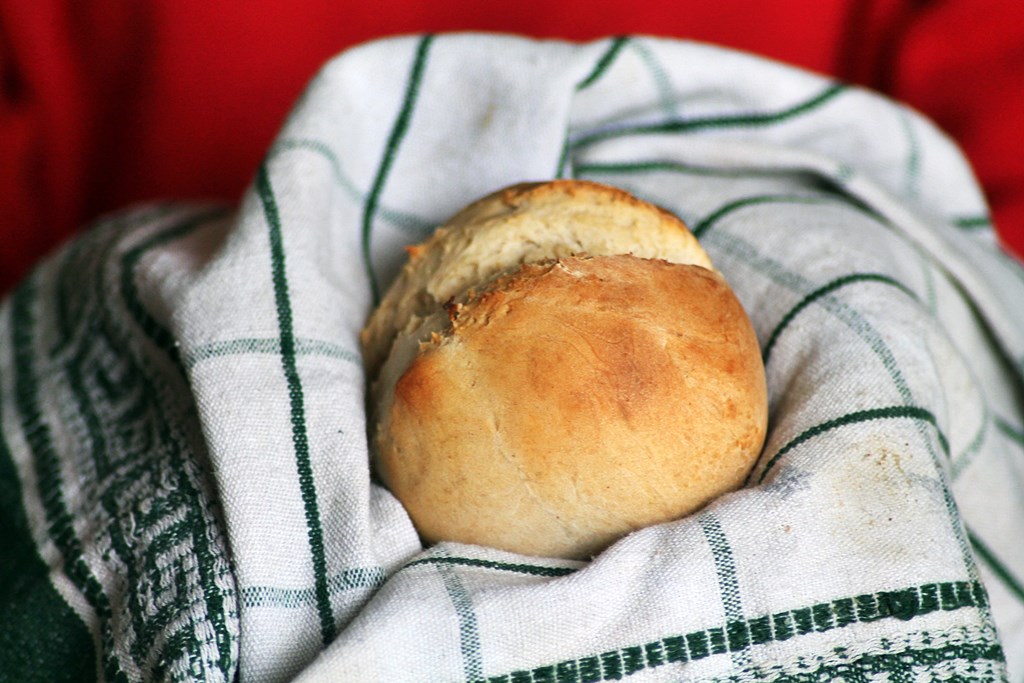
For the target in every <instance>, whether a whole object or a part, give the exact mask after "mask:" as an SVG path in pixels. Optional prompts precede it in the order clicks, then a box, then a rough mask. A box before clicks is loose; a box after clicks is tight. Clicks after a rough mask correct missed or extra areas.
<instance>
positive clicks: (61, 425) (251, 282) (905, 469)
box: [0, 35, 1024, 683]
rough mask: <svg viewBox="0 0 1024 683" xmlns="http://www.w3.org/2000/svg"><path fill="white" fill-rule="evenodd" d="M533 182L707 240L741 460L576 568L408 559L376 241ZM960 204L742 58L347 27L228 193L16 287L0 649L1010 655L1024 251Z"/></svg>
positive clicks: (937, 181) (395, 238)
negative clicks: (734, 359)
mask: <svg viewBox="0 0 1024 683" xmlns="http://www.w3.org/2000/svg"><path fill="white" fill-rule="evenodd" d="M254 77H258V75H254ZM197 172H202V170H201V169H199V170H198V171H197ZM551 177H576V178H587V179H591V180H596V181H599V182H604V183H609V184H613V185H617V186H620V187H623V188H625V189H627V190H629V191H631V192H633V193H635V194H637V195H638V196H640V197H642V198H644V199H647V200H650V201H653V202H655V203H657V204H660V205H662V206H664V207H666V208H668V209H670V210H672V211H673V212H675V213H677V214H678V215H679V216H680V217H682V218H683V219H684V220H685V221H686V222H687V223H688V225H690V227H691V228H692V229H693V230H694V232H695V234H696V235H697V236H698V237H699V239H700V240H701V242H702V244H703V245H704V246H705V248H706V249H707V251H708V252H709V253H710V255H711V257H712V258H713V260H714V262H715V264H716V266H717V267H718V268H719V269H720V270H721V271H722V273H723V274H724V275H725V277H726V278H727V279H728V280H729V282H730V283H731V285H732V286H733V288H734V289H735V291H736V293H737V295H738V296H739V298H740V300H741V301H742V303H743V304H744V305H745V307H746V308H747V310H748V312H749V314H750V316H751V318H752V321H753V323H754V326H755V329H756V331H757V334H758V337H759V340H760V342H761V346H762V349H763V353H764V359H765V363H766V370H767V377H768V387H769V400H770V425H769V435H768V440H767V443H766V445H765V449H764V453H763V455H762V457H761V459H760V461H759V462H758V464H757V466H756V468H755V469H754V471H753V473H752V475H751V477H750V480H749V482H748V485H747V486H746V487H744V488H743V489H741V490H739V491H737V492H735V493H732V494H729V495H726V496H723V497H722V498H720V499H719V500H717V501H715V502H714V503H712V504H711V505H709V506H708V507H707V508H705V509H703V510H701V511H700V512H698V513H696V514H694V515H692V516H690V517H687V518H685V519H681V520H678V521H675V522H671V523H667V524H662V525H658V526H654V527H650V528H647V529H642V530H639V531H637V532H635V533H633V534H631V535H630V536H628V537H626V538H624V539H622V540H621V541H620V542H618V543H616V544H615V545H613V546H612V547H611V548H609V549H608V550H607V551H605V552H603V553H602V554H600V555H599V556H597V557H595V558H594V559H593V560H591V561H590V562H586V563H583V562H570V561H561V560H551V559H545V558H535V557H522V556H517V555H512V554H509V553H504V552H499V551H495V550H491V549H487V548H482V547H472V546H465V545H457V544H450V543H442V544H439V545H436V546H433V547H429V548H423V547H421V545H420V542H419V540H418V538H417V535H416V533H415V531H414V529H413V528H412V526H411V523H410V521H409V519H408V517H407V515H406V514H405V512H404V510H403V509H402V507H401V505H400V504H399V503H398V502H397V501H396V500H395V499H394V498H393V497H392V496H391V495H390V494H389V493H388V492H387V491H385V490H384V489H382V488H381V487H380V486H379V485H378V484H377V483H376V482H375V481H374V480H373V479H372V478H371V474H370V469H369V465H368V455H367V440H366V424H365V413H364V399H363V395H364V389H365V386H364V376H363V371H362V366H361V361H360V357H359V351H358V345H357V335H358V331H359V329H360V327H361V326H362V324H363V322H364V321H365V319H366V317H367V315H368V313H369V311H370V310H371V308H372V306H373V304H374V302H375V300H376V299H377V297H379V295H380V292H381V290H382V289H383V288H385V287H386V286H387V284H388V282H389V281H390V279H391V278H392V277H393V276H394V275H395V273H396V271H397V269H398V267H399V266H400V264H401V262H402V260H403V259H404V252H403V251H402V249H401V247H402V246H403V245H405V244H408V243H412V242H417V241H420V240H422V239H423V238H424V237H425V236H426V235H427V234H428V233H429V231H430V230H431V229H432V228H433V227H434V226H436V225H437V224H439V223H440V222H442V221H443V220H444V219H446V218H447V217H448V216H450V215H451V214H452V213H453V212H454V211H455V210H457V209H458V208H460V207H461V206H463V205H465V204H466V203H468V202H469V201H471V200H473V199H475V198H477V197H479V196H482V195H484V194H487V193H489V192H491V191H493V190H495V189H497V188H499V187H502V186H505V185H509V184H512V183H516V182H521V181H528V180H543V179H547V178H551ZM986 217H987V208H986V205H985V202H984V199H983V197H982V196H981V194H980V192H979V190H978V187H977V185H976V183H975V181H974V179H973V178H972V175H971V172H970V170H969V168H968V167H967V166H966V164H965V162H964V160H963V158H962V157H961V155H960V153H959V152H958V151H957V149H956V148H955V147H954V145H953V144H952V143H951V142H950V141H949V140H948V139H947V138H946V137H945V136H943V135H942V134H941V133H940V132H938V131H937V130H936V129H935V128H934V127H933V126H932V125H931V124H930V123H929V122H928V121H926V120H925V119H923V118H922V117H921V116H919V115H917V114H915V113H914V112H912V111H909V110H907V109H906V108H903V107H901V106H899V105H897V104H895V103H893V102H890V101H887V100H885V99H882V98H880V97H878V96H876V95H873V94H871V93H868V92H866V91H862V90H859V89H855V88H851V87H844V86H843V85H841V84H837V83H833V82H829V81H827V80H825V79H823V78H821V77H819V76H816V75H813V74H810V73H807V72H803V71H799V70H795V69H792V68H789V67H786V66H783V65H780V64H776V63H773V62H769V61H765V60H762V59H759V58H756V57H753V56H750V55H746V54H742V53H737V52H732V51H727V50H724V49H719V48H715V47H711V46H707V45H701V44H695V43H690V42H684V41H669V40H655V39H645V38H619V39H613V40H607V41H601V42H596V43H591V44H584V45H576V44H569V43H561V42H537V41H530V40H525V39H519V38H514V37H505V36H495V35H450V36H448V35H445V36H438V37H431V36H426V37H408V38H399V39H392V40H386V41H381V42H377V43H371V44H368V45H365V46H362V47H359V48H357V49H354V50H351V51H349V52H347V53H344V54H342V55H341V56H339V57H338V58H336V59H335V60H333V61H332V62H330V63H329V64H327V65H326V66H325V68H324V69H323V70H322V71H321V73H320V74H319V75H318V76H317V77H316V79H315V80H314V81H313V82H312V83H311V84H310V86H309V88H308V89H307V91H306V93H305V94H304V96H303V97H302V98H301V100H300V101H299V102H298V104H297V105H296V107H295V109H294V111H293V112H292V114H291V116H290V118H289V119H288V121H287V122H286V124H285V126H284V128H283V130H282V132H281V133H280V135H279V137H278V139H277V141H276V142H275V144H274V146H273V147H272V148H271V149H270V150H269V151H268V153H267V155H266V158H265V161H264V163H263V164H262V165H261V166H260V168H259V169H258V170H257V171H256V173H255V176H254V181H253V184H252V186H251V189H250V190H249V191H248V192H247V193H246V195H245V197H244V198H243V200H242V201H241V204H240V206H239V207H237V208H218V207H209V206H192V205H167V204H164V205H158V206H150V207H141V208H137V209H135V210H132V211H128V212H126V213H123V214H120V215H117V216H113V217H110V218H109V219H108V220H105V221H103V222H101V223H100V224H99V225H97V226H94V227H93V228H92V229H91V230H90V231H88V232H87V233H86V234H84V235H83V236H82V237H80V238H79V239H77V240H76V241H75V242H73V243H72V244H70V245H68V246H67V247H66V248H64V249H63V250H62V251H60V252H59V253H58V254H56V255H54V256H53V257H52V258H51V259H49V260H48V261H47V262H45V263H44V264H43V265H42V266H40V267H39V268H37V269H36V271H35V272H34V273H33V274H32V276H31V277H30V278H29V279H28V280H26V281H25V282H24V284H22V286H21V287H20V288H19V289H18V290H16V291H15V292H14V293H13V295H12V296H11V298H10V299H9V300H8V301H7V302H6V303H5V304H4V306H3V309H2V316H0V339H2V340H3V342H2V344H0V391H2V394H0V418H2V424H3V432H2V437H3V438H2V440H0V493H2V494H3V496H2V497H0V504H2V506H3V507H2V514H3V516H4V520H5V523H6V522H7V521H10V524H7V528H8V531H6V532H5V533H6V534H7V535H8V536H9V542H8V544H7V545H8V547H9V548H10V549H11V550H10V553H9V558H8V559H7V560H6V561H5V563H4V564H3V565H0V578H3V579H7V581H0V583H4V584H5V585H7V586H9V587H10V588H8V589H6V592H5V594H4V595H5V598H4V599H5V601H6V602H5V603H4V605H5V606H4V608H3V609H4V610H5V614H6V615H7V618H5V619H2V620H0V622H2V623H0V644H3V648H0V649H2V650H4V651H6V652H8V654H7V655H3V656H5V657H6V658H7V659H6V660H5V662H4V663H5V666H4V667H0V668H3V669H4V670H5V671H8V672H14V673H9V674H7V675H10V676H18V680H57V677H55V676H52V675H50V674H54V673H55V672H60V671H63V672H64V673H65V674H66V673H67V672H68V671H72V670H75V671H78V672H80V673H83V675H86V676H91V675H93V674H95V675H96V677H97V678H101V679H103V680H112V681H113V680H118V681H145V680H172V681H183V680H202V681H233V680H235V678H236V676H237V677H238V678H239V680H241V681H243V682H249V681H253V682H260V683H263V682H268V683H269V682H279V681H288V680H296V679H297V680H299V681H302V682H303V683H308V682H310V681H336V680H346V681H377V680H402V681H420V680H422V681H484V680H487V681H500V682H502V683H520V682H526V681H532V682H535V683H540V682H541V681H558V682H563V681H599V680H619V679H624V678H628V679H629V680H631V681H633V680H635V681H638V682H643V681H680V680H686V681H690V680H694V681H696V680H700V681H718V680H722V681H726V680H728V681H736V680H768V681H791V680H793V681H797V680H799V681H804V680H807V681H810V680H836V679H844V680H850V681H867V680H894V681H896V680H932V679H936V678H942V679H945V678H950V679H957V680H966V679H971V680H1003V679H1004V678H1005V677H1006V676H1007V670H1009V671H1010V673H1011V674H1012V675H1013V676H1014V677H1016V678H1017V679H1019V678H1020V677H1021V676H1024V589H1022V580H1024V544H1021V543H1019V537H1020V530H1021V528H1022V521H1024V484H1022V478H1024V408H1022V396H1024V393H1022V371H1024V309H1022V308H1021V305H1020V304H1021V302H1022V301H1024V273H1022V270H1021V268H1020V266H1019V265H1018V264H1017V263H1016V262H1014V261H1012V260H1011V259H1009V258H1007V257H1006V256H1004V255H1003V254H1002V253H1001V252H1000V251H999V249H998V247H997V246H996V242H995V239H994V236H993V234H992V233H991V231H990V230H989V229H987V228H984V227H982V228H979V227H977V226H978V225H982V224H984V223H985V218H986ZM470 409H472V407H471V406H467V410H470ZM15 586H16V588H15ZM43 643H45V644H46V649H45V651H43V652H41V653H39V654H38V656H36V657H34V658H33V656H31V655H29V654H26V653H28V652H35V651H36V650H32V649H31V648H37V649H38V647H40V644H43ZM69 662H74V664H73V667H77V668H74V669H72V668H69V666H71V665H69V664H68V663H69ZM62 666H63V667H64V668H63V669H62V668H61V667H62ZM19 667H20V668H19ZM3 675H4V674H0V678H2V677H3ZM885 676H888V677H889V678H887V679H886V678H885ZM12 680H13V679H12Z"/></svg>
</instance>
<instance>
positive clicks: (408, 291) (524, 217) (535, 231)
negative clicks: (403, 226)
mask: <svg viewBox="0 0 1024 683" xmlns="http://www.w3.org/2000/svg"><path fill="white" fill-rule="evenodd" d="M407 251H408V252H409V257H410V258H409V261H408V262H407V263H406V265H405V267H404V268H403V269H402V272H401V273H400V274H399V276H398V278H397V280H396V281H395V283H394V284H393V285H392V286H391V287H390V288H389V289H388V291H387V293H386V294H385V296H384V298H383V300H382V301H381V302H380V305H379V306H378V307H377V309H376V310H375V311H374V313H373V315H372V316H371V318H370V320H369V321H368V323H367V325H366V328H365V329H364V330H363V332H362V335H361V336H360V341H361V345H362V349H363V359H364V363H365V365H366V369H367V374H368V376H369V377H370V379H371V380H372V379H375V378H376V377H377V375H378V373H379V372H380V369H381V365H382V364H383V363H384V362H385V360H387V358H388V355H389V354H390V353H392V346H393V344H394V343H395V339H396V337H398V336H399V335H401V334H403V333H406V334H408V333H410V332H411V331H412V330H415V329H416V328H417V327H419V326H420V324H421V323H422V322H423V320H424V319H425V318H427V317H428V316H430V315H432V314H434V313H435V312H436V311H437V310H438V309H439V308H440V307H441V306H442V305H443V304H444V303H445V302H446V301H448V300H449V299H450V298H452V297H455V298H458V297H459V296H461V295H463V294H464V293H465V292H466V290H468V289H469V288H471V287H476V286H479V285H481V284H483V283H485V282H487V281H488V280H490V279H492V278H494V277H497V276H498V275H500V274H502V273H505V272H508V271H510V270H512V269H514V268H516V267H518V266H519V265H520V264H522V263H535V262H538V261H542V260H544V259H550V258H558V257H562V256H571V255H573V254H589V255H592V256H607V255H613V254H633V255H635V256H640V257H643V258H661V259H665V260H667V261H672V262H673V263H693V264H697V265H701V266H704V267H705V268H712V265H711V260H710V259H709V258H708V257H707V254H706V253H704V250H703V249H702V248H701V246H700V244H698V242H697V240H696V239H695V238H694V237H693V235H692V234H691V233H690V231H689V230H688V229H687V228H686V226H685V225H684V224H683V223H682V221H680V220H679V219H678V218H676V217H675V216H673V215H672V214H670V213H668V212H667V211H664V210H663V209H660V208H659V207H656V206H654V205H653V204H649V203H647V202H644V201H641V200H639V199H637V198H635V197H633V196H632V195H630V194H628V193H626V192H623V191H622V190H619V189H617V188H613V187H609V186H607V185H601V184H598V183H593V182H589V181H584V180H555V181H551V182H545V183H523V184H520V185H514V186H512V187H509V188H506V189H504V190H500V191H498V192H494V193H492V194H490V195H488V196H486V197H483V198H482V199H479V200H477V201H475V202H473V203H472V204H470V205H469V206H467V207H466V208H464V209H463V210H461V211H460V212H458V213H457V214H456V215H455V216H453V217H452V218H451V219H450V220H449V221H448V222H447V223H446V224H445V225H444V226H442V227H441V228H439V229H438V230H437V231H436V232H435V233H434V235H433V236H432V237H430V238H429V239H428V240H427V241H425V242H424V243H423V244H419V245H416V246H413V247H409V248H408V249H407Z"/></svg>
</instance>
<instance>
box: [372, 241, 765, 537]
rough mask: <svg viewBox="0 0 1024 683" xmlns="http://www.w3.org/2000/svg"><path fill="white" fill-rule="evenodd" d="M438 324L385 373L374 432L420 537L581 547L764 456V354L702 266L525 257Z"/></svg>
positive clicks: (733, 481) (676, 509)
mask: <svg viewBox="0 0 1024 683" xmlns="http://www.w3.org/2000/svg"><path fill="white" fill-rule="evenodd" d="M444 322H445V326H444V329H443V330H442V332H441V333H437V332H434V333H433V334H432V335H430V336H428V337H426V341H424V342H423V343H421V344H420V345H419V347H420V348H419V349H418V353H417V354H415V355H414V357H412V358H408V359H406V360H405V361H402V362H401V363H400V365H401V366H403V367H402V369H403V370H404V371H402V372H400V373H399V372H397V371H394V372H392V375H393V376H397V381H395V382H394V387H393V391H386V392H383V393H382V394H381V396H380V398H379V400H380V401H381V402H380V403H379V405H378V410H379V415H378V417H379V420H380V423H379V428H378V430H377V432H376V443H375V446H376V449H375V450H376V452H377V457H378V461H377V465H378V470H379V472H380V474H381V476H382V477H383V479H384V481H385V482H386V484H387V485H388V486H389V488H390V489H391V490H392V491H393V492H394V493H395V495H396V496H397V497H398V498H399V499H400V500H401V501H402V502H403V504H404V505H405V507H406V509H407V510H408V511H409V514H410V516H411V517H412V519H413V522H414V523H415V525H416V527H417V529H418V530H419V531H420V533H421V534H422V535H423V537H424V539H425V540H426V541H428V542H434V541H438V540H455V541H461V542H466V543H477V544H482V545H490V546H494V547H499V548H503V549H505V550H510V551H513V552H519V553H523V554H527V555H540V556H559V557H585V556H587V555H590V554H592V553H595V552H597V551H599V550H601V549H602V548H603V547H605V546H606V545H608V544H609V543H610V542H612V541H613V540H615V539H616V538H618V537H620V536H622V535H624V534H626V533H628V532H629V531H631V530H633V529H637V528H640V527H643V526H646V525H650V524H654V523H658V522H663V521H668V520H671V519H676V518H679V517H682V516H684V515H686V514H688V513H690V512H693V511H694V510H696V509H698V508H700V507H702V506H703V505H705V504H706V503H707V502H708V501H710V500H711V499H713V498H715V497H716V496H718V495H720V494H722V493H724V492H726V491H729V490H731V489H734V488H736V487H738V486H740V485H741V484H742V482H743V479H744V478H745V476H746V474H747V472H748V471H749V470H750V468H751V467H752V466H753V463H754V460H755V459H756V458H757V455H758V453H759V451H760V448H761V445H762V441H763V439H764V434H765V429H766V420H767V414H766V390H765V381H764V370H763V367H762V365H761V357H760V350H759V348H758V344H757V339H756V337H755V335H754V332H753V330H752V328H751V326H750V323H749V320H748V319H747V317H746V314H745V312H744V311H743V309H742V307H741V306H740V304H739V302H738V301H737V300H736V298H735V296H734V295H733V293H732V291H731V290H730V289H729V287H728V285H727V284H726V282H725V280H724V279H723V278H722V277H721V275H719V274H718V273H716V272H714V271H712V270H708V269H706V268H703V267H699V266H692V265H677V264H670V263H667V262H665V261H662V260H651V259H641V258H637V257H633V256H628V255H618V256H606V257H566V258H560V259H557V260H555V261H549V262H546V263H541V264H527V265H524V266H522V267H520V268H519V269H518V270H516V271H515V272H513V273H511V274H507V275H504V276H501V277H499V278H497V279H496V280H494V281H493V282H491V283H490V285H488V286H487V287H486V288H485V289H483V290H481V291H480V292H478V293H473V294H472V295H471V296H467V297H465V301H464V303H462V304H461V306H456V305H451V306H450V307H449V310H448V311H446V312H445V321H444ZM410 355H413V354H410ZM405 366H407V369H404V367H405Z"/></svg>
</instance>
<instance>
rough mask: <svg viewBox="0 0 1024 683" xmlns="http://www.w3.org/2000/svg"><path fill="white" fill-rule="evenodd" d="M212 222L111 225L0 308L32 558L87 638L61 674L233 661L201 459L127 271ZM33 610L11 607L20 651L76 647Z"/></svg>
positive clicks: (204, 217)
mask: <svg viewBox="0 0 1024 683" xmlns="http://www.w3.org/2000/svg"><path fill="white" fill-rule="evenodd" d="M220 215H223V211H219V210H217V211H211V210H209V209H202V208H193V209H188V210H185V209H178V210H173V209H171V208H161V207H157V208H154V209H151V210H142V211H139V212H136V213H134V214H127V215H125V216H122V217H118V218H114V219H111V220H110V221H108V222H106V223H103V224H101V225H98V226H95V227H94V228H93V230H92V231H90V232H89V233H88V234H87V235H86V236H85V237H83V238H82V239H81V240H80V241H78V242H76V243H75V244H74V245H72V246H71V247H70V248H67V249H65V250H63V251H62V252H61V253H60V254H58V255H57V257H56V258H55V259H54V260H52V261H51V262H50V263H48V264H47V265H45V266H43V267H42V268H40V269H39V270H38V271H37V272H36V273H35V274H34V275H33V276H32V277H31V278H30V279H28V280H27V281H25V282H24V283H23V284H22V285H21V286H20V287H19V288H18V289H17V290H16V291H15V293H14V294H13V296H12V298H11V299H10V300H9V301H8V302H6V303H5V317H4V323H3V330H2V334H3V337H4V344H3V349H4V355H5V358H4V371H5V373H4V374H5V375H8V376H9V377H10V381H8V380H7V379H6V378H5V385H4V386H5V390H4V395H3V398H2V400H3V416H4V425H3V426H4V434H3V436H4V439H5V440H6V444H7V447H8V448H10V449H11V452H12V455H13V460H14V462H15V464H16V467H17V469H18V471H19V475H20V477H21V486H22V489H23V497H24V510H25V515H26V517H27V521H28V524H29V526H30V528H31V531H32V536H33V539H34V540H35V543H36V546H37V552H38V553H39V557H40V558H41V559H42V560H43V561H44V562H45V563H46V564H47V565H48V569H49V573H50V580H51V581H52V582H53V587H54V588H55V589H56V591H57V593H58V594H59V596H60V598H59V599H61V600H63V601H65V602H66V604H67V605H68V606H70V608H71V609H73V610H74V612H75V613H76V616H77V618H78V619H81V622H82V623H84V625H85V627H86V628H87V629H88V636H87V638H86V640H87V645H88V647H89V650H86V651H84V652H79V653H76V654H75V655H74V657H73V658H72V659H73V660H77V662H76V664H75V667H76V668H77V667H80V666H81V664H80V662H88V661H89V660H90V659H91V660H92V661H95V662H96V666H95V667H93V671H91V672H89V673H90V674H92V675H96V676H97V677H98V678H99V679H101V680H119V681H144V680H169V681H185V680H194V679H196V678H200V679H202V680H210V681H230V680H232V679H233V677H234V672H235V669H236V666H237V651H238V647H237V643H238V641H237V635H238V621H237V610H236V607H235V585H234V578H233V575H232V573H231V569H230V566H229V562H228V557H227V551H226V547H225V543H224V536H223V532H222V529H223V524H222V521H221V520H220V519H219V514H218V511H217V505H216V499H215V495H214V491H213V487H212V483H213V482H212V481H211V480H210V479H209V477H208V474H207V463H206V453H205V450H204V448H203V442H202V439H201V436H200V434H199V425H198V422H197V421H196V419H195V413H194V406H193V404H192V400H191V396H190V392H189V391H188V388H187V385H186V383H185V378H184V376H183V374H182V372H181V368H180V366H179V364H178V361H177V353H176V351H175V347H174V342H173V340H172V339H171V338H170V336H169V335H168V334H167V331H166V329H165V328H164V327H162V325H161V324H160V322H158V320H157V318H156V317H154V316H153V313H152V311H151V310H150V309H149V308H148V307H147V302H146V300H145V294H144V293H143V292H142V291H141V290H140V285H143V286H144V284H145V283H146V281H147V280H148V274H145V273H141V272H140V271H139V263H140V260H141V259H144V258H145V255H146V254H147V252H152V251H159V250H160V248H161V247H162V246H163V245H165V244H166V243H167V242H169V241H174V240H180V239H183V238H185V237H186V236H187V235H189V234H191V233H195V232H198V231H202V230H204V229H206V228H209V227H210V226H212V225H215V224H216V221H217V218H218V216H220ZM5 514H7V512H6V511H5ZM28 578H29V575H25V576H24V577H23V578H22V579H19V581H21V580H27V579H28ZM16 585H17V583H16ZM31 597H32V593H31V592H26V595H25V596H24V598H25V599H26V600H27V599H30V598H31ZM31 604H32V603H25V604H11V605H9V607H10V608H11V609H13V610H14V613H15V614H19V615H20V617H18V620H19V621H35V622H37V623H36V624H35V627H34V629H33V630H35V631H36V637H37V638H41V639H43V640H42V641H40V642H38V643H37V644H36V645H35V647H36V648H37V649H36V651H35V654H34V655H32V656H46V653H47V652H51V653H52V656H53V657H55V658H56V657H60V656H61V655H62V652H61V650H62V649H63V648H66V647H68V645H69V643H73V642H77V643H79V644H82V638H81V636H77V635H76V631H75V629H74V628H71V626H73V624H69V625H68V626H67V627H66V628H65V629H64V630H63V631H58V630H56V628H55V627H56V624H55V623H54V622H53V621H52V619H53V617H52V616H50V615H48V614H47V613H46V612H44V611H39V612H33V613H31V614H30V613H29V612H28V611H27V610H28V609H29V608H30V605H31ZM13 619H14V618H13V617H10V618H5V619H4V621H5V623H13ZM48 620H49V621H48ZM48 623H49V627H50V628H51V629H52V630H51V631H50V632H49V633H40V632H38V630H39V629H40V628H43V627H44V625H46V624H48ZM23 626H26V625H24V624H23ZM25 631H26V633H27V632H30V631H29V629H28V628H25ZM22 637H24V634H23V636H22ZM46 639H52V645H47V644H45V643H46ZM51 664H52V663H51ZM46 670H47V669H46V668H45V667H43V668H40V669H38V670H37V671H30V672H27V673H24V675H22V673H19V668H14V667H5V669H4V675H11V676H17V677H18V678H17V680H40V678H39V677H40V676H43V675H44V674H45V672H46ZM73 670H75V669H74V668H71V669H68V671H73Z"/></svg>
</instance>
